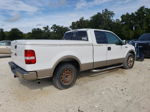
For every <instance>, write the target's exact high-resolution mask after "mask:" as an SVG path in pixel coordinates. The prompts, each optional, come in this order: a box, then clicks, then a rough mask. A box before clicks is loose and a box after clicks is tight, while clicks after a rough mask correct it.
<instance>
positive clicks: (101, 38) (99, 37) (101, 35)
mask: <svg viewBox="0 0 150 112" xmlns="http://www.w3.org/2000/svg"><path fill="white" fill-rule="evenodd" d="M94 33H95V38H96V42H97V43H98V44H107V38H106V34H105V32H102V31H94Z"/></svg>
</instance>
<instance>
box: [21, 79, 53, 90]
mask: <svg viewBox="0 0 150 112" xmlns="http://www.w3.org/2000/svg"><path fill="white" fill-rule="evenodd" d="M19 82H20V84H22V85H24V86H26V87H28V88H29V89H32V90H33V89H43V88H46V87H50V86H53V84H52V79H51V78H46V79H41V80H35V81H29V80H24V79H19Z"/></svg>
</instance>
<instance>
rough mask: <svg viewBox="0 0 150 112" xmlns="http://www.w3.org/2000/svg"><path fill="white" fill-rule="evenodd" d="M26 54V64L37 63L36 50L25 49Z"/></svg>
mask: <svg viewBox="0 0 150 112" xmlns="http://www.w3.org/2000/svg"><path fill="white" fill-rule="evenodd" d="M24 56H25V63H26V64H35V63H36V55H35V52H34V50H25V51H24Z"/></svg>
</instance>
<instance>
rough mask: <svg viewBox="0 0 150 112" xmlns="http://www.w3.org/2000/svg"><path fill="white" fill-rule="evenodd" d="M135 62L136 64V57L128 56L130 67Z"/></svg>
mask: <svg viewBox="0 0 150 112" xmlns="http://www.w3.org/2000/svg"><path fill="white" fill-rule="evenodd" d="M133 64H134V58H133V57H132V56H130V57H129V58H128V66H129V67H132V66H133Z"/></svg>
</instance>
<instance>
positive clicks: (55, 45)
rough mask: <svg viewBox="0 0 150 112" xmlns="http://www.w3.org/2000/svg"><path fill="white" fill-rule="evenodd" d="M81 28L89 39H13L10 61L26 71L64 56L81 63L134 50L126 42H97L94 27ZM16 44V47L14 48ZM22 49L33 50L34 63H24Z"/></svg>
mask: <svg viewBox="0 0 150 112" xmlns="http://www.w3.org/2000/svg"><path fill="white" fill-rule="evenodd" d="M80 30H81V29H80ZM80 30H79V31H80ZM82 30H83V31H87V34H88V39H89V40H88V41H74V40H16V41H13V42H12V47H11V50H12V54H11V56H12V61H13V62H14V63H15V64H16V65H18V66H20V67H21V68H23V69H24V70H26V71H39V70H44V69H51V68H52V67H53V66H54V65H55V63H56V62H57V61H58V60H59V59H61V58H62V57H65V56H73V57H76V58H77V59H78V60H79V61H80V63H81V64H86V63H95V62H99V61H107V60H112V59H118V58H125V57H126V55H127V53H128V52H129V51H130V50H133V51H135V50H134V47H133V46H131V45H128V44H126V45H122V46H119V47H118V46H117V45H109V44H97V43H96V39H95V35H94V29H82ZM77 31H78V30H77ZM100 31H104V30H100ZM107 32H108V31H107ZM16 45H17V48H16V49H15V46H16ZM108 46H111V47H112V51H111V52H108V50H107V48H108ZM24 50H34V51H35V54H36V61H37V62H36V64H31V65H27V64H25V57H24ZM15 54H16V55H15ZM92 66H93V65H92Z"/></svg>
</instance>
